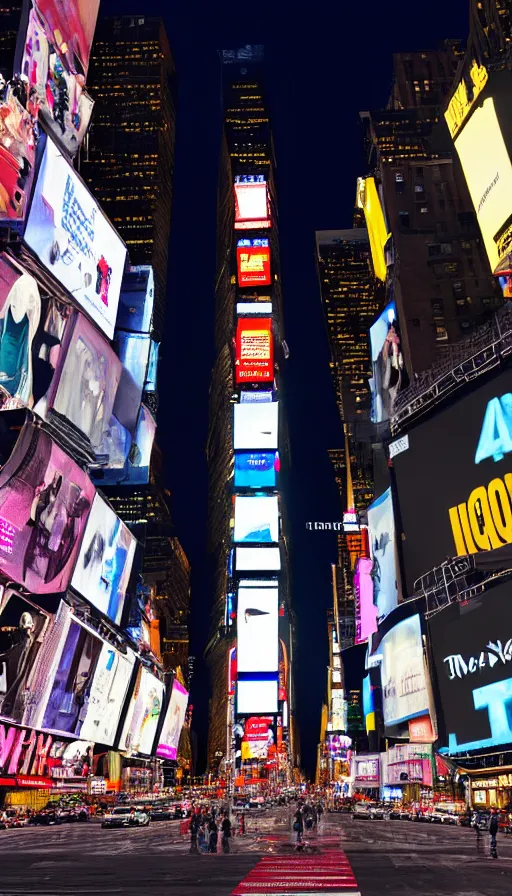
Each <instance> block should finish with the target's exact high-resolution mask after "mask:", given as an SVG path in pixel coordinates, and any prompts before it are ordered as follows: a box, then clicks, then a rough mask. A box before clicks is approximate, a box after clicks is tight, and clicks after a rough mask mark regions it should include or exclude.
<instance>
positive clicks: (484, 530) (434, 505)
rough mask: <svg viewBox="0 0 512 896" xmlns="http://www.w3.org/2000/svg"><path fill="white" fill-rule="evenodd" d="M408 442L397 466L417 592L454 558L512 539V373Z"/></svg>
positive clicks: (408, 560) (407, 554)
mask: <svg viewBox="0 0 512 896" xmlns="http://www.w3.org/2000/svg"><path fill="white" fill-rule="evenodd" d="M408 445H409V447H408V448H407V449H406V450H405V451H402V452H400V453H399V454H397V455H396V456H395V457H394V458H393V467H394V470H395V477H396V483H397V489H398V499H399V503H400V515H401V520H402V527H403V537H402V539H401V540H400V543H401V549H402V552H403V559H404V566H405V575H406V580H407V586H408V589H409V593H411V592H412V587H413V583H414V581H415V580H416V579H418V578H419V577H420V576H422V575H423V574H424V573H426V572H428V571H429V570H431V569H433V567H435V566H438V565H439V564H441V563H443V561H444V560H446V558H447V557H456V556H460V555H464V554H475V553H477V552H478V551H487V550H489V549H492V548H498V547H501V545H503V544H508V543H510V542H512V504H511V490H512V485H510V474H511V473H512V371H510V370H506V371H504V372H503V373H501V374H499V375H498V376H496V377H493V379H492V380H490V381H488V382H486V383H484V384H483V385H481V386H477V387H475V386H473V390H472V391H471V392H470V394H468V395H465V396H464V397H463V398H460V399H459V400H457V401H456V402H455V403H454V404H452V405H451V406H450V407H448V408H446V409H444V410H441V411H440V412H439V413H437V414H436V415H435V416H434V417H431V418H430V419H428V420H426V421H425V423H422V424H420V425H419V426H416V427H414V429H412V430H411V431H410V432H409V434H408ZM418 470H421V476H418Z"/></svg>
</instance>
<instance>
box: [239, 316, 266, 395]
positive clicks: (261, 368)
mask: <svg viewBox="0 0 512 896" xmlns="http://www.w3.org/2000/svg"><path fill="white" fill-rule="evenodd" d="M235 372H236V382H237V383H260V382H264V381H267V382H268V381H272V380H273V379H274V340H273V336H272V318H270V317H242V318H239V319H238V324H237V328H236V358H235Z"/></svg>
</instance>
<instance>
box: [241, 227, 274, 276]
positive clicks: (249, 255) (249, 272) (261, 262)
mask: <svg viewBox="0 0 512 896" xmlns="http://www.w3.org/2000/svg"><path fill="white" fill-rule="evenodd" d="M241 243H243V245H240V244H241ZM236 259H237V268H238V285H239V286H240V287H244V286H270V284H271V282H272V278H271V276H270V246H269V245H268V240H266V239H258V240H239V241H238V245H237V247H236Z"/></svg>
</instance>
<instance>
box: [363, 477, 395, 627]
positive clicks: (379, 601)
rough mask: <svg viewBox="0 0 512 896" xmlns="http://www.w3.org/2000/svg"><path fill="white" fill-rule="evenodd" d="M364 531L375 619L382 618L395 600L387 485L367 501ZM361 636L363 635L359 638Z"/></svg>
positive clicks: (392, 528)
mask: <svg viewBox="0 0 512 896" xmlns="http://www.w3.org/2000/svg"><path fill="white" fill-rule="evenodd" d="M368 532H369V539H370V556H371V559H372V560H373V569H372V578H373V603H374V604H375V606H376V607H377V619H378V620H379V622H382V620H383V619H384V618H385V617H386V616H387V615H388V613H390V612H391V610H394V609H395V607H396V606H397V603H398V588H397V577H396V554H395V519H394V516H393V499H392V496H391V489H390V488H388V489H386V491H385V492H383V493H382V495H380V497H379V498H377V500H376V501H374V502H373V504H370V506H369V508H368ZM368 609H370V607H368ZM372 631H376V629H372ZM368 634H370V632H368ZM364 637H365V636H364V635H363V639H364Z"/></svg>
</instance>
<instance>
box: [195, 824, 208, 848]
mask: <svg viewBox="0 0 512 896" xmlns="http://www.w3.org/2000/svg"><path fill="white" fill-rule="evenodd" d="M197 845H198V848H199V852H208V843H207V841H206V825H204V824H200V825H199V830H198V832H197Z"/></svg>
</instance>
